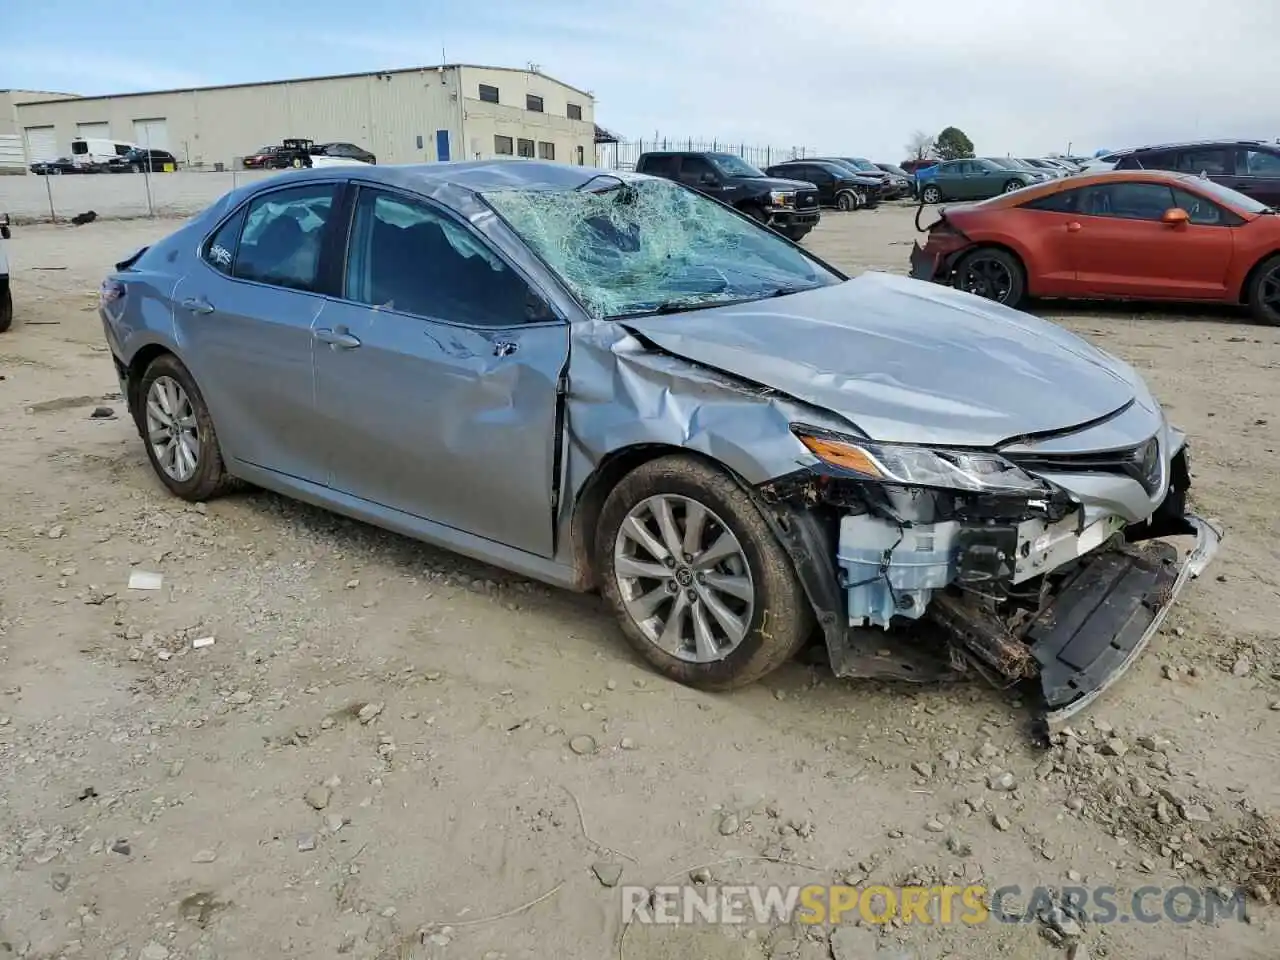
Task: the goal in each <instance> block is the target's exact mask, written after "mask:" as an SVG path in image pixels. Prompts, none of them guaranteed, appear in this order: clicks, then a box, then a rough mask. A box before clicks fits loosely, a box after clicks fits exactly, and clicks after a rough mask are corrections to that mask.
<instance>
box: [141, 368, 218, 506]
mask: <svg viewBox="0 0 1280 960" xmlns="http://www.w3.org/2000/svg"><path fill="white" fill-rule="evenodd" d="M137 396H138V398H139V400H140V403H139V405H138V409H137V411H136V412H135V416H136V417H137V421H138V429H139V432H141V434H142V440H143V443H145V444H146V447H147V458H148V459H149V460H150V461H151V466H152V468H153V469H154V470H155V472H156V475H157V476H158V477H159V478H160V482H161V483H163V484H164V485H165V486H166V487H168V488H169V491H170V492H171V493H173V494H175V495H177V496H179V497H181V498H182V499H183V500H190V501H191V502H193V503H196V502H199V501H202V500H211V499H213V498H214V497H216V496H219V495H220V494H223V493H225V492H227V491H228V490H229V489H231V487H232V486H233V485H234V483H235V481H234V480H233V479H232V477H231V475H230V474H229V473H227V471H226V468H225V467H224V466H223V461H222V450H221V448H220V447H219V445H218V435H217V433H216V432H215V430H214V428H213V419H212V418H211V417H210V416H209V408H208V407H207V406H206V405H205V402H204V397H203V396H202V395H201V393H200V388H199V387H197V386H196V382H195V379H194V378H193V377H192V376H191V374H190V372H189V371H188V370H187V368H186V367H185V366H183V365H182V363H181V362H180V361H179V360H178V358H177V357H175V356H173V355H172V354H164V355H162V356H159V357H157V358H156V359H155V360H153V361H152V362H151V365H150V366H148V367H147V370H146V373H144V374H143V375H142V383H141V384H140V385H139V388H138V393H137Z"/></svg>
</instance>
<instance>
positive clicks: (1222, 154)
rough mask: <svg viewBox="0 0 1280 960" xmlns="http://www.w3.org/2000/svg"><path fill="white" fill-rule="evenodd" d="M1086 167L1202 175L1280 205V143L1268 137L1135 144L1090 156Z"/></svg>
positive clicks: (1268, 202)
mask: <svg viewBox="0 0 1280 960" xmlns="http://www.w3.org/2000/svg"><path fill="white" fill-rule="evenodd" d="M1085 169H1086V170H1087V171H1090V172H1097V171H1101V170H1170V171H1176V172H1179V173H1191V174H1197V175H1203V176H1204V177H1206V178H1208V179H1209V180H1212V181H1213V182H1214V183H1219V184H1221V185H1222V186H1224V187H1230V188H1231V189H1232V190H1237V191H1239V192H1240V193H1244V194H1248V195H1249V196H1251V197H1253V198H1254V199H1256V200H1258V201H1259V202H1261V203H1265V204H1267V205H1268V206H1277V205H1280V143H1274V142H1270V141H1266V140H1196V141H1188V142H1184V143H1163V144H1156V145H1152V146H1147V147H1134V148H1132V149H1129V150H1119V151H1116V152H1114V153H1109V154H1104V155H1103V156H1101V157H1097V158H1095V159H1093V160H1090V161H1088V162H1087V163H1086V164H1085Z"/></svg>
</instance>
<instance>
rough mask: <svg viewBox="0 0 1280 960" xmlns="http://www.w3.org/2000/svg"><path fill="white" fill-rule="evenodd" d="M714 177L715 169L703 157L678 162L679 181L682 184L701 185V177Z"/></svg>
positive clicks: (687, 158) (686, 158) (688, 158)
mask: <svg viewBox="0 0 1280 960" xmlns="http://www.w3.org/2000/svg"><path fill="white" fill-rule="evenodd" d="M707 174H710V175H711V176H712V177H714V176H715V175H716V171H715V167H713V166H711V164H710V162H708V161H707V159H706V158H705V157H684V158H682V159H681V161H680V179H681V181H683V182H684V183H701V182H702V178H703V176H705V175H707Z"/></svg>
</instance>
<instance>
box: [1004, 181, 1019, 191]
mask: <svg viewBox="0 0 1280 960" xmlns="http://www.w3.org/2000/svg"><path fill="white" fill-rule="evenodd" d="M1021 189H1022V184H1020V183H1019V182H1018V181H1017V180H1010V181H1009V182H1008V183H1006V184H1005V185H1004V192H1005V193H1013V192H1014V191H1015V190H1021Z"/></svg>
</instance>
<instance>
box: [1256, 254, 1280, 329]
mask: <svg viewBox="0 0 1280 960" xmlns="http://www.w3.org/2000/svg"><path fill="white" fill-rule="evenodd" d="M1248 296H1249V309H1250V311H1252V313H1253V318H1254V319H1255V320H1257V321H1258V322H1259V323H1265V324H1268V325H1270V326H1280V256H1275V257H1272V258H1271V259H1270V260H1267V261H1266V262H1265V263H1263V264H1262V265H1261V266H1260V267H1258V269H1257V270H1256V271H1255V272H1254V274H1253V279H1252V280H1251V281H1250V282H1249V291H1248Z"/></svg>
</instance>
